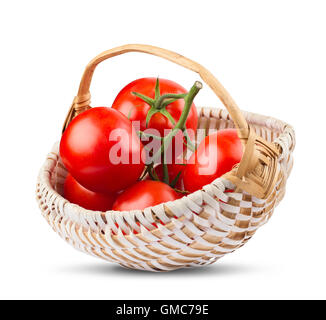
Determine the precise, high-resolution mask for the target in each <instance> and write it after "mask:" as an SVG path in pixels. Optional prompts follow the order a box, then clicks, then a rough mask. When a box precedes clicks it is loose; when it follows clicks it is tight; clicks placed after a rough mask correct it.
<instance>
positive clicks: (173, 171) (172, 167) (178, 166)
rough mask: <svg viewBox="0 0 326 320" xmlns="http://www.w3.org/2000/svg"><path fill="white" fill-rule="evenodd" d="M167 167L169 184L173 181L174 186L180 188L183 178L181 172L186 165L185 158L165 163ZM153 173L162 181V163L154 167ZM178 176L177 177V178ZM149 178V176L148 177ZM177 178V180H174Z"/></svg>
mask: <svg viewBox="0 0 326 320" xmlns="http://www.w3.org/2000/svg"><path fill="white" fill-rule="evenodd" d="M167 167H168V172H169V183H170V184H171V183H172V182H176V183H175V185H174V186H175V188H177V189H179V190H181V189H182V180H183V172H184V170H185V167H186V160H183V159H178V160H177V161H176V162H173V163H170V164H168V165H167ZM154 170H155V173H156V174H157V177H158V178H159V180H160V181H163V177H164V174H163V165H162V164H159V165H157V166H156V167H155V168H154ZM177 176H178V179H177ZM149 179H150V178H149ZM175 179H177V181H175Z"/></svg>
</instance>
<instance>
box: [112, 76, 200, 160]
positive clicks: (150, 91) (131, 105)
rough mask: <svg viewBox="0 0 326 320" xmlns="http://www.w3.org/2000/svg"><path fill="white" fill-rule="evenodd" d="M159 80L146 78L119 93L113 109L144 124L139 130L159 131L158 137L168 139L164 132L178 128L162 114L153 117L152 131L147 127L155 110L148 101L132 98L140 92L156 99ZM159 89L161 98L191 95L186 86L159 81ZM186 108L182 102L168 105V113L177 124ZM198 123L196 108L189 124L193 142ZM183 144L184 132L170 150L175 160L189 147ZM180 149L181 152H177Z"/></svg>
mask: <svg viewBox="0 0 326 320" xmlns="http://www.w3.org/2000/svg"><path fill="white" fill-rule="evenodd" d="M156 80H157V79H155V78H142V79H138V80H135V81H133V82H131V83H129V84H128V85H127V86H125V87H124V88H123V89H122V90H121V91H120V92H119V94H118V95H117V97H116V98H115V100H114V102H113V105H112V107H113V108H114V109H116V110H119V111H120V112H121V113H123V114H124V115H125V116H127V117H128V118H129V119H130V120H131V121H132V122H133V121H138V122H139V123H140V128H139V129H140V130H141V131H145V130H146V128H151V129H156V130H157V131H158V134H159V135H160V136H161V137H164V135H166V134H167V133H166V132H164V130H165V129H172V128H173V127H174V124H173V123H172V122H171V120H169V119H168V118H167V117H166V116H165V115H164V114H162V113H161V112H156V113H154V114H153V115H152V117H151V118H150V120H149V122H148V127H146V117H147V114H148V112H149V110H150V109H151V107H150V105H149V104H148V103H146V102H145V101H144V100H142V99H141V98H139V97H137V96H135V95H134V94H132V92H137V93H140V94H142V95H145V96H147V97H149V98H152V99H154V98H155V84H156ZM159 86H160V95H161V96H162V95H164V94H168V93H173V94H184V93H187V91H186V90H185V89H184V88H183V87H182V86H180V85H179V84H177V83H176V82H173V81H170V80H166V79H159ZM183 107H184V100H183V99H179V100H176V101H175V102H172V103H171V104H169V105H167V106H166V108H165V109H166V111H167V112H169V113H170V114H171V116H172V118H173V119H174V122H175V123H177V122H178V120H179V118H180V116H181V113H182V110H183ZM152 111H153V109H152ZM163 111H164V110H163ZM197 122H198V115H197V110H196V107H195V105H194V104H192V106H191V110H190V112H189V116H188V118H187V121H186V128H187V132H188V134H189V136H190V138H191V139H193V138H194V133H195V131H196V129H197ZM139 129H138V130H139ZM175 140H177V141H178V144H177V146H179V145H180V146H181V148H178V147H177V148H176V143H175ZM149 141H150V140H149ZM183 141H184V138H183V134H182V133H181V131H180V132H179V133H178V134H177V135H176V137H175V139H174V140H173V142H172V145H171V148H169V150H173V152H172V157H173V159H175V156H178V155H180V154H181V153H182V151H183V150H184V149H185V146H183ZM143 143H144V144H146V143H147V142H146V141H143ZM179 143H180V144H179ZM176 149H178V150H177V151H176ZM168 153H169V151H168Z"/></svg>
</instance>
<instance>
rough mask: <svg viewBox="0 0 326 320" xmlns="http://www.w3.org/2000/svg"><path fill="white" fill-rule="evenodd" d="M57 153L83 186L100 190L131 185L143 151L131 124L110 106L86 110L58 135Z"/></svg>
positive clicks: (139, 166)
mask: <svg viewBox="0 0 326 320" xmlns="http://www.w3.org/2000/svg"><path fill="white" fill-rule="evenodd" d="M60 155H61V158H62V161H63V164H64V165H65V167H66V168H67V169H68V171H69V172H70V173H71V175H72V176H73V177H74V178H75V179H76V180H77V181H78V182H79V183H80V184H81V185H82V186H84V187H85V188H87V189H89V190H91V191H94V192H102V193H108V192H109V193H110V192H116V191H119V190H122V189H125V188H126V187H128V186H130V185H132V184H133V183H135V182H136V181H137V179H138V178H139V177H140V175H141V174H142V172H143V170H144V167H145V164H144V160H145V150H144V149H143V145H142V143H141V141H140V140H139V138H138V136H137V133H136V132H135V129H134V128H133V126H132V123H131V122H130V121H129V120H128V119H127V118H126V117H125V116H124V115H123V114H122V113H120V112H118V111H117V110H114V109H112V108H105V107H98V108H92V109H90V110H87V111H85V112H83V113H81V114H80V115H78V116H77V117H76V118H74V119H73V120H72V121H71V123H70V124H69V126H68V128H67V129H66V130H65V132H64V133H63V135H62V138H61V143H60Z"/></svg>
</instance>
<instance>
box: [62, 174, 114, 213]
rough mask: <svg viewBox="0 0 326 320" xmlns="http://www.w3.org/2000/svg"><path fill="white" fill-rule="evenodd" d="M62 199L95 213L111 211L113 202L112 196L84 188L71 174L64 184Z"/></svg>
mask: <svg viewBox="0 0 326 320" xmlns="http://www.w3.org/2000/svg"><path fill="white" fill-rule="evenodd" d="M64 197H65V198H66V199H67V200H69V201H70V202H72V203H75V204H78V205H79V206H81V207H83V208H85V209H88V210H97V211H107V210H111V209H112V205H113V202H114V200H115V195H114V194H104V193H98V192H93V191H90V190H88V189H86V188H84V187H83V186H82V185H80V184H79V183H78V182H77V181H76V180H75V179H74V178H73V177H72V175H71V174H68V176H67V178H66V181H65V184H64Z"/></svg>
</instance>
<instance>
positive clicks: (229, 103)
mask: <svg viewBox="0 0 326 320" xmlns="http://www.w3.org/2000/svg"><path fill="white" fill-rule="evenodd" d="M127 52H142V53H148V54H152V55H155V56H158V57H161V58H164V59H166V60H169V61H171V62H174V63H176V64H178V65H180V66H182V67H185V68H187V69H190V70H192V71H194V72H196V73H198V74H199V76H200V77H201V78H202V80H203V81H204V82H205V83H206V84H207V85H208V86H209V87H210V88H211V89H212V90H213V92H214V93H215V94H216V95H217V96H218V98H219V99H220V100H221V101H222V103H223V104H224V106H225V107H226V109H227V110H228V111H229V113H230V116H231V118H232V120H233V121H234V123H235V125H236V127H237V129H238V131H239V135H241V138H242V137H245V138H246V137H248V124H247V121H246V119H245V118H244V116H243V115H242V113H241V111H240V109H239V107H238V106H237V105H236V103H235V101H234V100H233V99H232V97H231V96H230V94H229V93H228V92H227V91H226V90H225V88H224V87H223V86H222V85H221V83H220V82H219V81H218V80H217V79H216V78H215V77H214V76H213V75H212V74H211V73H210V72H209V71H208V70H207V69H206V68H204V67H203V66H201V65H200V64H199V63H197V62H195V61H192V60H190V59H188V58H186V57H184V56H182V55H180V54H177V53H175V52H172V51H169V50H166V49H162V48H158V47H154V46H150V45H143V44H127V45H124V46H120V47H116V48H113V49H111V50H107V51H104V52H102V53H101V54H99V55H98V56H96V57H95V58H94V59H93V60H91V61H90V63H89V64H88V65H87V67H86V69H85V71H84V74H83V77H82V79H81V82H80V86H79V90H78V93H77V96H76V97H75V99H74V104H73V108H74V110H71V111H72V114H71V116H72V118H73V117H74V116H76V115H77V114H78V113H80V112H79V111H84V110H82V109H83V108H88V107H89V106H88V105H87V104H89V103H90V93H89V88H90V84H91V81H92V77H93V74H94V71H95V68H96V67H97V65H98V64H99V63H100V62H102V61H104V60H107V59H109V58H112V57H115V56H118V55H120V54H124V53H127ZM74 111H75V112H74ZM76 111H77V114H76ZM72 118H67V119H66V122H65V125H64V129H65V128H66V127H67V125H68V124H69V122H70V121H71V120H72Z"/></svg>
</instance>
